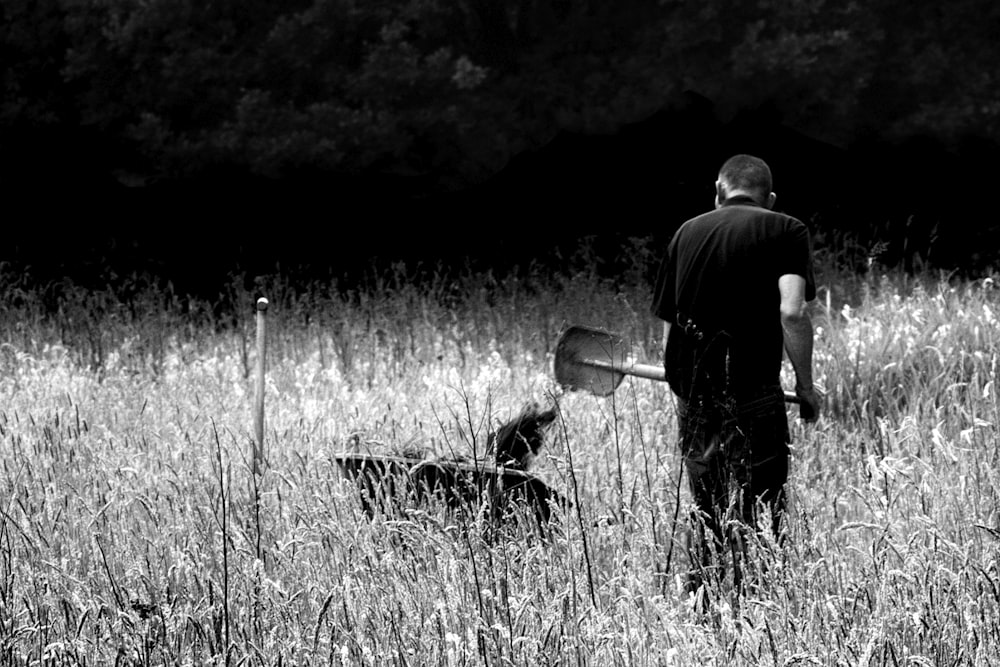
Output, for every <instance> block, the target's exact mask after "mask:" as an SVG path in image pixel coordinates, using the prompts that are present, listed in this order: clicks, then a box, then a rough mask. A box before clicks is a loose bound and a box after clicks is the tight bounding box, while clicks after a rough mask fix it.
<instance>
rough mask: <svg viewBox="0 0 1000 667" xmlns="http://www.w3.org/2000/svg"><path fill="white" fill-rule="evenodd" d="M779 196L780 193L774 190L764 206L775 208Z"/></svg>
mask: <svg viewBox="0 0 1000 667" xmlns="http://www.w3.org/2000/svg"><path fill="white" fill-rule="evenodd" d="M777 198H778V195H776V194H774V193H773V192H772V193H771V194H769V195H768V196H767V203H765V204H764V208H767V209H772V208H774V202H775V200H776V199H777Z"/></svg>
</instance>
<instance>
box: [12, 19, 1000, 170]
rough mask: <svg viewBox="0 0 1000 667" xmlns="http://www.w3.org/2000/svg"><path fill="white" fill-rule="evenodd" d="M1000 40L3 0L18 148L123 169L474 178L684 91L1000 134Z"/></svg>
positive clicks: (871, 129) (809, 117)
mask: <svg viewBox="0 0 1000 667" xmlns="http://www.w3.org/2000/svg"><path fill="white" fill-rule="evenodd" d="M996 34H1000V5H997V4H996V3H992V2H985V1H981V0H964V1H961V0H960V1H957V2H950V3H916V4H913V3H909V2H903V1H902V0H875V1H873V2H866V3H857V2H843V1H834V0H792V1H790V2H773V1H771V0H755V1H752V2H745V3H728V2H720V1H719V0H702V1H700V2H689V1H687V0H661V1H660V2H654V1H651V0H619V1H618V2H613V3H611V2H597V1H596V0H457V1H456V0H298V1H293V2H280V3H276V2H266V1H263V0H213V1H212V2H205V1H204V0H143V1H139V0H5V2H4V3H3V4H2V6H0V49H2V52H0V62H2V85H3V102H2V105H0V129H2V132H3V138H4V143H5V146H6V148H7V151H6V152H5V155H4V157H3V161H4V165H5V171H8V172H9V171H11V170H17V169H18V168H19V166H18V165H16V164H12V162H14V161H17V160H24V159H26V154H30V153H31V152H32V148H33V144H34V148H35V149H36V150H37V149H43V150H44V149H45V148H52V149H55V148H57V146H56V147H46V146H45V145H44V144H45V141H44V137H45V136H58V137H59V139H60V140H63V141H65V144H66V145H65V146H64V147H66V148H75V147H78V146H79V147H85V148H89V147H91V146H92V145H100V146H101V147H102V158H101V159H102V160H103V166H106V167H107V168H109V169H111V170H113V171H114V172H115V173H116V174H117V175H118V176H119V177H120V178H121V179H125V180H128V179H132V180H138V181H146V180H151V179H155V178H164V177H178V176H192V175H198V174H201V173H206V172H209V171H211V170H218V169H226V168H231V169H238V170H248V171H250V172H252V173H256V174H261V175H265V176H272V177H275V176H287V175H293V174H303V173H328V172H340V173H348V174H350V173H363V172H374V171H377V172H379V173H384V174H392V175H396V176H399V177H410V178H417V179H422V180H424V181H428V182H427V183H422V184H421V187H425V186H426V187H459V186H464V185H467V184H469V183H474V182H477V181H481V180H482V179H484V178H486V177H488V176H490V175H492V174H493V173H495V172H496V171H497V170H498V169H499V168H500V167H501V166H503V165H504V164H505V163H506V162H507V160H509V158H510V157H511V156H512V155H514V154H517V153H518V152H520V151H522V150H524V149H525V148H530V147H532V146H537V145H539V144H540V143H543V142H545V141H547V140H548V139H550V138H551V137H552V136H553V134H554V133H555V132H556V131H557V130H559V129H570V130H578V131H587V132H601V131H611V130H615V129H617V128H618V127H620V126H621V125H622V124H624V123H627V122H632V121H636V120H639V119H641V118H643V117H644V116H647V115H649V114H650V113H652V112H654V111H656V110H658V109H661V108H663V107H664V106H666V105H667V104H669V103H670V101H671V100H672V99H674V97H675V96H676V95H677V94H678V93H680V92H683V91H685V90H693V91H696V92H698V93H699V94H701V95H704V96H706V97H708V98H710V99H712V100H713V101H715V103H716V104H717V105H718V107H719V108H720V109H722V110H723V112H724V113H725V112H726V110H738V109H742V108H747V107H755V106H759V105H762V104H769V105H772V106H773V107H774V108H775V109H776V110H777V111H778V112H779V113H780V114H781V116H782V117H783V118H784V119H785V120H786V121H787V122H788V123H789V124H791V125H792V126H794V127H797V128H800V129H802V130H804V131H807V132H809V133H811V134H813V135H815V136H820V137H823V138H828V139H831V140H834V141H837V142H842V143H843V142H852V141H856V140H858V139H861V138H864V137H872V136H875V137H877V138H879V139H887V138H904V137H907V136H911V135H914V134H923V135H929V136H932V137H934V138H937V139H942V140H946V141H952V142H953V141H958V140H960V139H962V137H966V136H979V137H986V138H990V139H996V138H997V136H998V133H1000V126H998V118H1000V97H998V93H997V90H998V86H997V81H996V71H997V70H996V65H995V64H996V56H997V52H998V49H997V46H996V38H995V35H996ZM19 137H20V138H21V141H19ZM29 138H30V140H31V141H29ZM17 149H20V150H17ZM49 156H50V157H54V155H53V154H51V153H50V154H49ZM39 159H44V156H42V157H41V158H39Z"/></svg>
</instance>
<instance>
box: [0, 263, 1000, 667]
mask: <svg viewBox="0 0 1000 667" xmlns="http://www.w3.org/2000/svg"><path fill="white" fill-rule="evenodd" d="M637 249H638V250H639V251H644V247H643V246H637ZM641 256H642V257H647V258H648V254H642V255H641ZM588 266H589V263H588V262H582V261H581V262H580V263H579V264H578V265H576V267H575V268H573V267H571V269H570V270H568V271H565V272H560V273H550V272H546V271H545V270H543V269H542V268H541V267H531V266H529V267H524V268H522V269H520V270H515V271H513V272H510V273H506V274H504V275H492V274H489V273H481V272H473V271H467V272H465V273H464V274H462V275H460V276H458V277H457V278H456V277H455V276H448V277H447V278H445V277H444V276H443V274H442V275H439V276H438V277H435V275H436V274H435V272H434V270H433V269H430V270H428V269H424V270H422V271H421V272H417V271H415V269H414V267H406V266H401V265H400V266H395V267H390V268H389V269H388V270H385V271H383V272H380V273H375V274H373V275H372V276H370V280H369V282H368V284H366V285H365V286H363V287H356V286H352V287H348V286H345V285H340V284H337V283H336V282H335V281H332V280H331V281H323V282H318V281H317V282H312V283H309V284H307V285H295V284H293V283H292V282H290V281H289V280H288V279H287V278H286V277H284V276H283V275H280V274H276V275H270V276H263V277H260V278H255V277H250V276H234V277H233V280H232V283H231V284H230V285H228V286H226V287H225V289H224V290H222V292H221V293H220V295H219V297H218V298H215V299H198V298H194V297H189V296H188V295H183V294H177V293H175V292H174V291H173V290H172V288H171V286H170V285H169V284H166V283H164V282H163V281H162V280H157V279H155V278H152V277H146V276H129V277H124V278H120V279H118V281H117V282H115V283H114V284H109V285H108V286H107V287H106V288H103V289H86V290H84V289H83V288H81V287H79V286H75V285H73V284H72V283H70V282H64V283H61V284H52V285H49V286H47V287H45V288H39V287H37V286H28V285H26V284H24V283H23V282H21V281H20V278H19V277H17V276H15V275H10V274H3V275H2V280H3V286H2V289H0V307H2V309H3V318H2V323H0V459H2V464H3V467H4V475H3V479H2V482H0V662H4V663H6V664H38V663H46V662H50V663H57V664H58V663H71V664H72V663H83V664H108V663H114V662H119V663H121V662H124V663H127V664H206V663H208V664H344V665H355V664H362V665H363V664H371V665H381V664H400V665H403V664H406V665H424V664H428V665H439V664H440V665H459V664H490V665H493V664H514V665H546V664H549V665H555V664H594V665H616V664H624V665H689V664H708V665H711V664H715V665H723V664H765V665H792V664H802V665H807V664H817V665H876V664H878V665H881V664H900V665H903V664H910V665H914V664H934V665H939V664H958V665H983V664H992V663H996V662H1000V636H998V635H1000V630H998V628H1000V613H998V610H1000V566H998V561H997V554H998V553H1000V550H998V543H997V541H998V539H1000V522H998V516H997V508H998V507H1000V505H998V500H997V492H998V489H1000V473H998V472H997V471H998V470H1000V467H998V465H997V464H998V461H997V456H998V454H997V453H998V448H997V439H996V438H997V435H996V429H997V426H998V417H997V414H996V412H997V404H996V394H995V386H994V381H995V371H996V363H997V348H998V341H1000V336H998V334H997V322H996V319H995V314H996V313H997V312H998V305H997V302H998V299H997V296H998V293H997V287H996V286H995V285H994V284H993V282H992V279H984V280H980V281H977V282H966V283H961V284H960V283H951V282H948V281H947V280H945V279H942V278H938V277H933V276H923V277H920V278H913V277H905V276H902V275H899V276H896V275H886V276H879V277H871V278H858V277H857V276H856V275H854V274H851V275H848V274H843V273H839V272H837V271H835V270H833V269H832V268H829V269H826V270H825V271H823V272H822V273H821V275H820V282H821V283H822V286H821V290H820V298H819V299H818V300H817V302H816V304H815V305H814V307H813V318H814V323H815V324H816V326H817V345H816V368H817V382H818V384H819V385H821V386H822V387H823V388H824V389H825V391H826V395H827V411H826V413H825V416H824V417H823V419H822V420H821V421H820V422H819V423H818V424H817V425H815V426H808V427H807V426H803V425H802V424H800V423H798V422H797V421H795V420H794V416H795V409H794V408H792V409H790V413H789V414H790V416H791V417H792V418H793V422H792V423H793V438H794V441H795V442H794V458H793V469H792V476H791V482H790V495H791V512H790V517H789V520H788V522H787V523H788V531H789V539H788V542H787V544H786V546H785V547H784V550H783V551H782V555H781V556H780V557H778V558H770V559H769V567H768V568H767V569H766V570H765V571H762V572H761V573H760V575H759V577H758V579H759V581H758V584H759V585H758V587H757V590H756V592H755V593H754V594H753V595H751V596H749V597H747V598H745V599H743V600H742V602H741V603H740V604H737V602H740V601H739V600H737V599H736V598H734V597H733V596H731V595H728V593H727V591H725V590H721V591H717V593H718V594H717V595H714V596H712V598H711V600H710V605H711V607H712V609H711V610H710V611H711V613H709V614H707V615H704V614H702V613H701V612H700V610H699V609H698V608H697V605H695V604H694V603H693V601H692V600H690V599H688V598H686V597H685V595H684V594H682V592H681V589H680V586H679V583H678V574H679V573H680V572H681V570H682V566H683V559H682V558H681V556H680V553H679V549H678V548H676V547H675V546H674V542H675V541H676V540H677V538H678V533H679V531H678V527H677V525H676V523H677V522H676V521H675V517H677V516H678V514H679V515H680V516H683V514H684V509H685V508H686V507H687V503H688V498H687V493H686V489H685V488H684V486H683V482H681V486H680V487H678V482H679V481H680V480H679V475H678V473H679V468H678V465H679V462H678V457H677V453H676V444H675V442H676V439H675V433H674V432H675V428H676V426H675V419H674V411H673V403H672V400H671V397H670V395H669V391H668V390H667V388H666V387H665V385H663V384H660V383H655V382H651V381H646V380H631V379H627V380H626V382H625V383H623V385H622V387H621V388H620V389H619V390H618V392H617V393H616V394H615V395H614V396H612V397H609V398H604V399H599V398H595V397H593V396H588V395H582V394H563V393H562V392H561V390H560V389H559V388H558V387H556V386H555V385H554V384H553V380H552V378H551V364H552V351H553V348H554V345H555V341H556V339H557V337H558V335H559V333H560V331H561V330H562V329H563V328H564V327H565V326H566V325H568V324H570V323H585V324H591V325H596V326H604V327H607V328H609V329H612V330H615V331H617V332H619V333H622V334H624V335H626V336H627V337H628V338H630V339H631V340H633V341H634V343H635V345H636V347H637V349H639V350H640V352H641V354H642V355H644V356H645V357H646V358H647V359H648V360H650V361H652V360H654V359H655V357H656V351H655V344H656V342H657V334H658V330H659V326H660V325H659V323H658V322H657V321H655V320H654V319H653V318H652V317H651V316H649V315H648V314H647V312H646V304H647V302H648V298H649V295H648V291H649V287H648V284H647V282H646V278H647V276H648V271H647V269H648V266H644V265H643V264H642V263H641V262H637V264H636V267H635V270H634V271H633V272H631V273H630V274H628V275H626V276H618V277H617V278H616V279H614V280H611V279H608V278H602V277H601V276H600V275H599V274H598V273H597V272H594V271H592V270H589V269H588V268H587V267H588ZM259 295H265V296H267V297H268V299H269V300H270V303H271V306H270V309H269V318H270V321H269V332H270V335H271V337H270V341H269V347H268V363H269V371H268V376H267V443H266V444H267V446H266V452H265V456H266V460H267V472H266V473H265V475H264V478H263V480H262V487H261V491H262V496H261V498H260V502H261V505H262V514H261V524H260V526H259V527H258V526H257V525H256V523H255V520H254V519H253V517H252V516H251V514H252V502H253V499H252V498H251V495H250V493H249V492H248V487H247V480H248V476H249V465H250V461H249V456H250V454H249V452H250V447H251V437H252V436H251V424H252V416H251V403H252V393H253V390H252V379H251V378H250V374H251V370H250V369H252V368H253V358H254V354H255V352H254V349H253V345H252V343H251V341H252V339H253V331H252V327H253V304H254V300H255V297H256V296H259ZM786 372H788V373H790V369H786ZM786 380H787V382H788V384H789V385H791V376H790V375H788V376H787V377H786ZM532 399H534V400H539V401H543V402H544V401H551V400H556V399H557V400H558V401H559V404H560V407H561V412H560V421H559V424H558V426H557V428H556V429H555V436H554V437H553V438H552V440H551V442H550V443H549V445H548V447H547V450H546V451H545V452H544V454H545V456H543V458H542V460H541V461H540V462H539V463H538V472H539V474H540V475H542V476H544V477H545V478H546V479H547V480H548V481H549V482H551V483H552V484H553V485H554V486H556V487H557V488H559V489H560V490H561V491H563V493H564V495H566V496H567V497H570V498H575V499H577V501H578V502H576V503H575V504H574V505H573V507H571V508H570V509H569V510H568V511H567V513H566V516H564V517H562V521H561V523H560V526H561V528H560V531H559V533H558V534H557V536H556V537H555V538H554V539H552V540H550V541H549V542H544V541H540V540H538V539H533V538H531V537H530V536H529V534H528V531H527V530H525V531H524V534H518V533H517V531H516V530H515V533H514V535H513V536H509V539H496V536H495V535H493V534H491V533H488V532H487V531H484V530H481V528H482V526H479V525H477V523H476V522H477V519H476V518H475V517H473V518H469V519H466V520H465V521H463V522H458V523H456V521H454V520H453V519H452V518H451V517H449V516H448V515H447V514H446V513H445V512H444V510H443V509H441V508H436V507H433V506H428V507H423V508H419V509H418V510H416V511H412V512H390V513H388V514H385V515H382V516H379V517H377V520H375V521H369V520H368V519H367V518H366V517H365V514H364V512H363V509H362V507H361V504H360V502H359V499H358V494H357V493H356V491H355V490H354V488H353V487H352V486H351V485H350V484H345V483H344V480H342V479H341V475H340V474H339V471H338V469H337V467H336V465H335V463H334V461H333V459H332V454H333V453H335V452H337V451H339V450H342V449H348V448H353V447H364V448H368V449H371V450H372V451H383V452H393V451H400V450H403V449H422V450H426V451H427V453H428V455H442V456H451V455H456V454H458V455H466V456H472V455H474V454H476V455H482V454H483V450H484V446H485V441H486V434H487V432H488V431H489V430H490V429H492V428H495V427H496V426H497V425H498V424H499V423H501V422H502V421H504V420H505V419H507V418H509V417H511V416H513V415H514V414H516V412H517V411H518V410H519V409H520V407H521V406H522V404H523V403H524V402H525V401H527V400H532ZM678 501H679V503H680V505H678ZM258 531H259V533H260V536H261V548H260V549H259V550H258V549H257V546H256V544H257V533H258ZM768 546H769V545H767V544H760V545H753V548H754V549H756V550H759V551H760V552H761V558H764V555H763V553H764V552H765V551H766V550H767V548H768ZM668 558H669V559H670V568H669V569H667V567H666V564H667V562H668Z"/></svg>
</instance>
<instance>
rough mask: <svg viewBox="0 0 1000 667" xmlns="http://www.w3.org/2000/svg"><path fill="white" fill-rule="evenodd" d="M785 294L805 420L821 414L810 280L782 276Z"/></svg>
mask: <svg viewBox="0 0 1000 667" xmlns="http://www.w3.org/2000/svg"><path fill="white" fill-rule="evenodd" d="M778 290H779V291H780V293H781V306H780V308H781V329H782V331H783V333H784V343H785V352H786V353H787V354H788V360H789V361H790V362H791V363H792V368H793V369H794V370H795V393H796V395H798V397H799V398H801V399H802V403H801V405H800V407H799V415H800V416H801V417H802V419H804V420H805V421H815V420H816V419H817V418H818V417H819V411H820V405H819V398H818V397H817V396H816V392H815V390H814V388H813V376H812V353H813V327H812V320H811V319H810V318H809V313H808V312H806V279H805V278H804V277H802V276H800V275H796V274H785V275H783V276H781V277H780V278H779V279H778Z"/></svg>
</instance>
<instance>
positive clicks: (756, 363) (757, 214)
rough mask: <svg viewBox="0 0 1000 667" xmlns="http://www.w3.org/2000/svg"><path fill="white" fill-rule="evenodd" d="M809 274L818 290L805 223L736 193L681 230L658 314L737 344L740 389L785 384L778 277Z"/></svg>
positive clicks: (810, 286)
mask: <svg viewBox="0 0 1000 667" xmlns="http://www.w3.org/2000/svg"><path fill="white" fill-rule="evenodd" d="M789 273H792V274H797V275H801V276H803V277H804V278H806V285H807V293H806V298H807V299H811V298H812V297H813V295H814V294H815V287H814V280H813V274H812V263H811V259H810V249H809V237H808V232H807V230H806V227H805V225H803V224H802V223H801V222H799V221H798V220H796V219H795V218H792V217H789V216H787V215H784V214H781V213H775V212H773V211H770V210H768V209H765V208H762V207H760V206H757V205H756V204H755V203H754V201H753V200H752V199H751V198H749V197H734V198H732V199H729V200H727V201H726V202H725V203H724V204H723V205H722V206H721V207H720V208H718V209H717V210H714V211H712V212H709V213H706V214H704V215H701V216H698V217H697V218H693V219H691V220H689V221H687V222H686V223H684V225H682V226H681V228H680V229H678V231H677V233H676V234H675V235H674V238H673V240H672V241H671V243H670V246H669V247H668V250H667V255H666V259H665V261H664V263H663V264H662V266H661V268H660V273H659V275H658V277H657V282H656V288H655V294H654V306H653V313H654V314H655V315H657V316H658V317H660V318H662V319H664V320H666V321H667V322H671V323H674V324H682V325H683V324H684V323H685V322H678V317H681V318H684V319H689V320H690V321H691V322H693V323H694V324H695V325H696V326H697V328H698V329H699V330H701V331H703V332H704V333H705V334H706V335H715V334H717V333H719V332H725V333H726V334H728V336H729V337H730V341H731V359H730V366H729V376H730V379H731V381H733V383H734V385H735V386H736V387H737V388H739V389H744V388H745V389H748V390H749V389H753V388H755V387H760V386H764V385H774V384H777V382H778V374H779V371H780V368H781V349H782V331H781V322H780V318H779V311H778V306H779V304H780V294H779V290H778V278H779V277H780V276H782V275H784V274H789Z"/></svg>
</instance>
